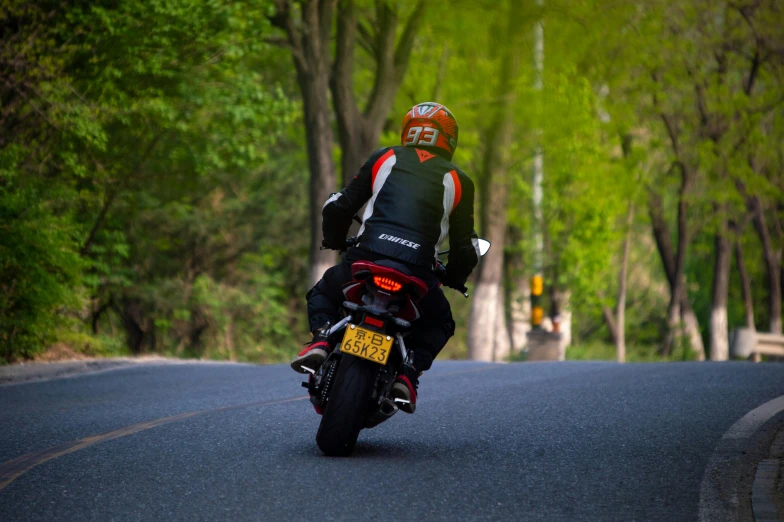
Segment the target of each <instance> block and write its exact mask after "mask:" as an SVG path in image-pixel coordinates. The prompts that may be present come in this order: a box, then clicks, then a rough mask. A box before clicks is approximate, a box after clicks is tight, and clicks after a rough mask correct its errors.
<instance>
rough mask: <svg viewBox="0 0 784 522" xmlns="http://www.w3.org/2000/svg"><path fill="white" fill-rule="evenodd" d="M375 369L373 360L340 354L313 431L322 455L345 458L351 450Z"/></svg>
mask: <svg viewBox="0 0 784 522" xmlns="http://www.w3.org/2000/svg"><path fill="white" fill-rule="evenodd" d="M378 368H379V366H378V365H377V364H375V363H373V362H370V361H366V360H364V359H360V358H359V357H354V356H352V355H348V354H343V356H342V358H341V360H340V365H339V366H338V372H337V375H336V376H335V382H334V384H333V385H332V389H331V390H330V392H329V400H328V401H327V407H326V409H325V410H324V415H322V417H321V424H320V425H319V429H318V433H316V444H318V447H319V448H320V449H321V451H323V452H324V454H325V455H328V456H331V457H347V456H349V455H351V452H353V451H354V446H355V445H356V443H357V438H358V437H359V432H360V430H361V429H362V427H363V426H364V423H365V416H366V415H367V412H368V408H369V406H370V401H371V396H372V393H373V385H374V383H375V380H376V373H377V372H378Z"/></svg>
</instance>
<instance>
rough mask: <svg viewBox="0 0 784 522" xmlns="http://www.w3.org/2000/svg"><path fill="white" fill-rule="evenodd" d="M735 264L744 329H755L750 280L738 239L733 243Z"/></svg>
mask: <svg viewBox="0 0 784 522" xmlns="http://www.w3.org/2000/svg"><path fill="white" fill-rule="evenodd" d="M735 263H736V264H737V265H738V274H739V275H740V290H741V295H742V296H743V311H744V312H745V315H746V328H751V329H752V330H754V329H755V326H754V300H753V299H752V295H751V278H750V277H749V272H748V270H746V262H745V260H744V259H743V246H742V245H741V242H740V239H738V240H737V241H735Z"/></svg>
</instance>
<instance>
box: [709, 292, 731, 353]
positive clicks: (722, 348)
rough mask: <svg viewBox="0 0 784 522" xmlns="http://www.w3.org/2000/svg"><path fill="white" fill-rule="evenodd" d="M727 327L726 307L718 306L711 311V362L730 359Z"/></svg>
mask: <svg viewBox="0 0 784 522" xmlns="http://www.w3.org/2000/svg"><path fill="white" fill-rule="evenodd" d="M728 328H729V327H728V325H727V307H726V306H719V307H715V308H713V310H711V322H710V329H711V339H710V358H711V361H726V360H728V359H729V358H730V340H729V334H728V332H729V329H728Z"/></svg>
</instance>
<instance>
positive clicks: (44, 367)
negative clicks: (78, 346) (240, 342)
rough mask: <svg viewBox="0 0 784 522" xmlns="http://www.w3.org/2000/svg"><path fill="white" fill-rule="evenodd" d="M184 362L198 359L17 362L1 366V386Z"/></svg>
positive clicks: (156, 358)
mask: <svg viewBox="0 0 784 522" xmlns="http://www.w3.org/2000/svg"><path fill="white" fill-rule="evenodd" d="M182 362H198V361H183V360H180V359H167V358H165V357H158V356H145V357H116V358H107V359H78V360H70V361H57V362H27V363H16V364H9V365H7V366H0V386H5V385H11V384H21V383H28V382H37V381H46V380H51V379H60V378H63V377H72V376H76V375H81V374H85V373H95V372H100V371H106V370H113V369H117V368H123V367H126V366H135V365H141V364H176V363H182Z"/></svg>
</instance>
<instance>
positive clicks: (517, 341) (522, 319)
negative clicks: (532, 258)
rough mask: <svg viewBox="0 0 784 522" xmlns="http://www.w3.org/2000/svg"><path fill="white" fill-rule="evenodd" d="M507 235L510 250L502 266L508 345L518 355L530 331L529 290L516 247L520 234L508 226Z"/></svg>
mask: <svg viewBox="0 0 784 522" xmlns="http://www.w3.org/2000/svg"><path fill="white" fill-rule="evenodd" d="M507 233H508V234H509V244H510V248H509V249H507V252H505V255H504V265H505V267H506V273H505V279H506V281H507V282H508V285H507V293H508V301H509V343H510V350H511V352H512V353H520V352H521V351H522V350H523V349H524V348H525V343H526V342H527V340H528V339H527V334H528V332H529V331H530V330H531V288H530V283H529V281H528V278H527V277H526V273H525V265H524V263H523V255H522V251H521V248H519V247H518V246H517V245H518V244H519V242H520V240H521V238H522V232H521V231H520V229H519V228H517V227H515V226H510V227H509V229H508V231H507Z"/></svg>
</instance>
